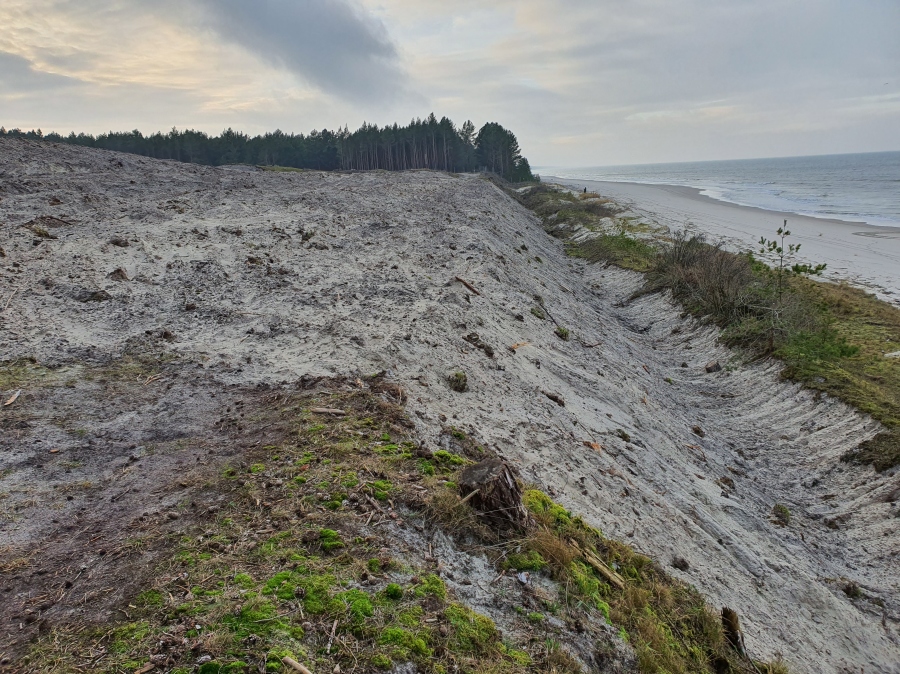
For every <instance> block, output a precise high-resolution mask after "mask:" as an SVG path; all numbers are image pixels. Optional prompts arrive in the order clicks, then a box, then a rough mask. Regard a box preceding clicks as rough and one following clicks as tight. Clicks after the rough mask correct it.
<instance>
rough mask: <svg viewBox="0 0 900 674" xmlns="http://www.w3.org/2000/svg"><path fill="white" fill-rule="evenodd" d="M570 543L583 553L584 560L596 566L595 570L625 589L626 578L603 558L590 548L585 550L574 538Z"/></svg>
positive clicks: (621, 588)
mask: <svg viewBox="0 0 900 674" xmlns="http://www.w3.org/2000/svg"><path fill="white" fill-rule="evenodd" d="M569 543H570V544H571V545H572V547H574V548H575V549H576V550H578V552H580V553H581V556H582V557H584V561H586V562H587V563H588V564H590V565H591V566H592V567H594V570H595V571H597V573H599V574H600V575H601V576H603V577H604V578H606V580H608V581H609V582H610V583H612V584H613V585H615V586H616V587H617V588H619V589H620V590H624V589H625V579H624V578H622V576H620V575H619V574H618V573H616V572H615V571H613V570H612V569H611V568H609V567H608V566H607V565H606V564H605V563H604V562H603V560H601V559H600V558H599V557H598V556H597V555H595V554H594V553H593V552H591V551H590V550H585V549H584V548H582V547H581V546H580V545H578V543H576V542H575V541H574V540H572V539H569Z"/></svg>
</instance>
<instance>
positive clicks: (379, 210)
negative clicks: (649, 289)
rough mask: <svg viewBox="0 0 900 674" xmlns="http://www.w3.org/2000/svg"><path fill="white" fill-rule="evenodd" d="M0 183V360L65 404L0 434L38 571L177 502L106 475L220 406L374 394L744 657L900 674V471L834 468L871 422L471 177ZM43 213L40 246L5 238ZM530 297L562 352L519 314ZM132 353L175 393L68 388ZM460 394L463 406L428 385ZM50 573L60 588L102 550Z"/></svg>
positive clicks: (47, 398)
mask: <svg viewBox="0 0 900 674" xmlns="http://www.w3.org/2000/svg"><path fill="white" fill-rule="evenodd" d="M0 186H2V200H0V242H2V246H3V248H4V250H5V255H6V257H5V258H4V259H2V261H0V262H2V276H0V298H2V300H3V302H4V303H7V300H8V307H7V308H6V309H5V311H4V312H3V313H2V316H0V318H2V328H0V354H2V355H0V360H3V361H8V362H16V361H19V360H21V359H32V360H33V361H34V362H36V363H37V364H39V365H40V366H44V367H46V368H48V373H51V374H48V376H51V375H52V376H59V377H61V378H62V379H64V380H65V381H66V382H67V383H66V385H65V386H62V385H61V386H59V387H56V388H39V387H37V388H31V389H26V390H24V391H23V393H22V394H21V396H20V398H19V399H18V400H17V401H16V403H15V405H13V406H11V407H10V408H9V409H8V410H5V411H4V412H3V414H4V415H7V414H11V413H12V411H13V410H26V411H27V415H26V416H27V418H25V417H23V418H22V419H21V420H20V422H21V423H20V422H19V421H17V424H16V425H15V427H12V426H9V427H8V426H4V427H3V432H2V434H0V476H2V478H0V491H2V492H3V493H4V494H7V495H8V496H7V498H6V499H4V501H3V503H2V507H3V508H4V509H5V511H6V512H14V513H15V516H14V517H12V518H11V519H4V520H3V521H2V523H0V536H2V538H0V545H2V546H12V547H16V549H24V548H28V546H33V547H34V546H41V545H43V546H44V548H43V552H42V554H46V555H48V556H49V557H52V555H53V553H54V551H55V552H56V553H59V551H60V550H61V549H63V548H62V546H64V544H65V542H66V539H67V537H68V535H67V534H64V533H63V532H65V531H66V530H67V527H71V526H73V525H72V522H73V521H74V522H78V521H79V520H78V518H84V517H90V516H94V517H101V516H102V517H104V518H107V519H110V520H113V521H115V518H116V517H123V518H124V517H130V516H131V514H132V511H137V512H140V511H146V510H148V509H155V510H158V511H163V510H165V509H166V508H168V507H170V504H171V503H175V502H177V501H178V499H179V498H182V496H183V494H180V493H174V492H173V493H171V494H167V495H166V496H165V498H167V499H170V501H169V502H161V503H156V502H155V501H154V498H153V497H152V496H150V494H152V492H153V488H154V485H153V479H154V476H155V475H158V476H160V479H165V480H175V479H176V476H177V473H178V471H179V467H178V464H177V463H176V462H177V461H181V460H182V457H181V456H180V455H179V454H178V453H177V452H176V451H174V450H173V452H172V453H171V454H170V455H167V454H157V455H154V456H152V457H149V458H148V460H147V461H148V462H147V464H145V466H144V468H143V469H142V470H141V471H130V472H129V471H124V470H123V468H124V467H126V466H127V465H129V462H130V461H133V460H134V454H135V452H139V451H140V448H142V447H146V446H147V445H148V444H149V443H151V442H164V441H172V440H173V439H178V438H189V437H194V436H195V435H196V434H198V433H200V432H201V431H202V430H203V429H204V428H209V427H211V426H212V421H214V420H215V419H218V416H215V417H214V416H213V415H217V414H219V413H220V411H219V408H218V403H217V401H216V400H215V399H214V398H215V395H214V394H215V392H217V391H218V392H220V394H221V395H223V396H224V395H225V394H224V393H221V392H224V391H227V390H228V389H229V387H233V386H242V387H254V386H259V387H276V388H277V387H279V386H287V385H288V384H289V383H293V382H296V381H297V380H299V379H301V378H304V377H307V378H309V377H316V376H334V375H349V376H351V377H352V376H358V375H359V374H370V373H373V372H378V371H387V373H388V376H389V377H390V378H392V380H393V381H396V382H397V383H398V384H399V385H400V386H402V387H403V388H404V389H405V390H406V391H407V392H408V397H407V400H408V403H407V407H408V410H409V412H410V416H411V418H412V419H413V420H414V421H415V423H416V424H417V431H418V433H419V434H420V435H421V436H422V437H423V438H425V439H429V438H430V439H432V441H436V439H437V438H438V437H439V435H440V433H441V428H442V419H448V420H450V423H452V424H453V425H455V426H457V427H459V428H460V429H463V430H464V431H466V432H472V433H475V434H477V435H478V436H479V437H481V438H483V439H484V440H485V441H486V442H487V443H489V444H490V445H491V446H492V447H496V449H497V451H498V452H500V453H501V454H502V455H503V456H505V457H506V458H507V459H508V460H509V461H511V462H513V463H514V464H516V465H517V466H518V467H520V469H521V471H522V473H523V475H524V477H525V478H526V479H527V480H530V481H532V482H534V483H535V484H537V485H538V486H540V487H541V488H543V489H545V490H547V491H548V492H549V493H551V494H552V495H554V497H555V498H556V500H558V501H560V502H561V503H562V504H564V505H565V506H566V507H568V508H571V509H572V510H573V511H576V512H579V513H581V514H583V515H584V516H585V517H586V519H587V520H589V521H590V523H591V524H593V525H595V526H597V527H599V528H600V529H602V530H603V531H604V532H606V533H607V534H609V535H610V536H614V537H617V538H620V539H622V540H625V541H627V542H629V543H631V544H633V545H634V546H635V547H636V548H637V549H639V550H641V551H643V552H645V553H646V554H648V555H650V556H652V557H653V558H654V559H656V560H658V561H659V562H660V563H662V564H669V562H670V561H671V560H672V559H673V557H675V556H676V555H677V556H679V557H681V558H684V559H685V560H687V561H688V563H689V569H688V570H687V571H684V572H682V571H678V570H676V569H671V572H672V573H673V574H674V575H676V576H678V577H680V578H683V579H684V580H686V581H687V582H689V583H692V584H694V585H696V586H697V587H698V588H699V589H700V590H702V592H704V593H705V594H706V596H707V597H708V598H709V601H710V603H711V604H712V605H713V606H716V607H718V606H722V605H728V606H731V607H733V608H735V609H736V610H737V611H738V612H739V613H740V614H741V616H742V619H743V623H744V629H745V631H746V641H747V646H748V649H749V650H750V651H751V652H753V653H754V654H755V655H757V656H758V657H764V658H772V657H774V656H775V655H776V654H777V653H782V654H783V655H784V656H785V658H786V659H787V660H788V662H789V663H790V664H791V665H792V666H793V667H794V668H795V670H796V671H798V672H808V673H810V674H812V673H813V672H843V671H863V670H864V671H865V672H867V673H871V672H900V666H898V663H900V645H898V636H897V635H898V620H900V603H898V580H900V572H898V568H900V558H898V548H897V546H898V527H900V519H897V518H896V517H895V515H896V513H895V512H894V508H895V505H894V504H892V502H891V498H890V494H891V493H892V490H893V489H896V487H897V476H896V474H894V473H891V472H887V473H882V474H877V473H875V472H874V471H873V470H872V469H871V468H868V467H860V466H856V465H851V464H846V463H842V462H841V461H840V457H841V455H842V454H844V453H845V452H846V451H848V450H850V449H852V448H854V447H855V446H856V445H857V444H858V443H859V442H861V441H863V440H865V439H867V438H869V437H871V436H872V435H874V434H875V433H877V432H878V424H877V423H875V422H873V421H872V420H870V419H868V418H866V417H865V416H863V415H860V414H858V413H857V412H855V411H853V410H852V409H850V408H848V407H847V406H845V405H843V404H842V403H839V402H837V401H835V400H832V399H828V398H827V397H822V398H817V397H815V396H813V394H812V393H810V392H807V391H804V390H802V389H800V388H799V387H798V386H796V385H792V384H790V383H785V382H782V381H780V380H779V377H778V366H777V364H774V363H772V362H758V363H755V364H749V365H748V364H743V363H741V362H740V361H738V360H736V359H733V354H732V353H730V352H729V351H728V350H727V349H725V348H724V347H722V346H720V345H719V344H717V341H716V337H717V333H716V330H715V329H713V328H711V327H708V326H705V325H702V324H700V323H698V322H696V321H694V320H692V319H690V318H682V317H681V311H680V310H679V308H678V307H676V306H674V305H673V304H672V303H670V302H669V301H668V299H667V298H665V297H663V296H659V295H656V296H647V297H643V298H641V299H639V300H637V301H634V302H631V303H627V304H625V303H623V302H622V300H624V299H626V298H627V297H629V295H631V294H632V292H633V291H634V290H635V289H637V288H638V287H639V286H640V284H641V277H640V276H639V275H637V274H634V273H631V272H627V271H623V270H619V269H615V268H609V267H607V268H604V267H601V266H599V265H588V264H585V263H584V262H582V261H580V260H574V259H571V258H568V257H567V256H566V255H565V252H564V250H563V246H562V244H561V242H560V241H558V240H556V239H554V238H552V237H550V236H549V235H548V234H547V233H546V232H545V231H544V230H543V229H542V227H541V224H540V222H539V220H538V219H537V218H536V217H534V215H533V214H532V213H530V212H528V211H527V210H525V209H523V208H522V207H521V206H520V205H519V204H518V203H516V202H515V201H514V200H513V199H511V198H510V197H508V196H507V195H506V194H504V193H503V192H502V191H501V190H500V189H498V188H497V187H495V186H494V185H492V184H491V183H490V182H487V181H485V180H483V179H481V178H479V177H475V176H454V175H448V174H442V173H433V172H425V171H420V172H408V173H380V172H379V173H355V174H340V173H318V172H302V173H270V172H263V171H245V170H241V171H236V170H229V169H215V168H205V167H199V166H191V165H184V164H177V163H173V162H161V161H154V160H150V159H145V158H139V157H134V156H128V155H119V154H114V153H108V152H102V151H94V150H86V149H81V148H74V147H54V146H51V145H49V144H43V143H34V142H25V141H19V140H6V141H4V142H2V143H0ZM722 208H730V207H725V206H723V207H722ZM672 217H673V218H676V219H677V218H678V217H679V216H678V215H677V214H676V215H673V216H672ZM41 218H43V219H42V220H39V223H40V222H43V223H45V224H43V225H40V226H41V227H42V228H43V231H45V232H46V234H48V235H49V236H42V235H37V234H36V233H35V232H36V229H35V227H37V226H38V225H34V224H32V225H31V226H30V227H24V226H23V225H27V224H28V223H34V222H35V221H36V219H41ZM778 224H779V223H778V222H774V223H773V225H774V226H777V225H778ZM848 227H849V226H848ZM770 229H773V227H767V229H766V231H767V232H768V231H769V230H770ZM854 231H861V229H860V228H857V229H856V230H854ZM799 235H800V232H798V236H799ZM851 239H852V240H853V241H857V240H858V245H863V243H862V242H865V244H864V245H869V244H870V243H871V242H872V241H873V240H871V239H867V238H865V237H853V236H852V237H851ZM804 243H805V239H804ZM891 245H893V244H891ZM876 247H877V246H876ZM117 270H118V271H117ZM457 277H459V278H461V279H464V280H465V281H466V282H468V283H469V284H470V285H471V286H472V287H473V288H475V289H477V291H478V294H474V293H472V292H470V290H469V289H468V287H467V286H465V285H463V284H462V283H460V282H458V281H456V280H455V279H456V278H457ZM873 281H878V278H874V277H873ZM878 282H880V281H878ZM884 283H885V284H886V283H887V281H886V280H885V281H884ZM885 287H888V286H887V285H885ZM536 296H540V297H541V298H542V300H541V301H542V302H543V304H544V306H546V307H547V308H548V309H549V310H550V311H551V312H552V315H553V318H555V319H556V321H558V322H559V323H560V324H561V325H563V326H565V327H566V328H568V330H569V331H570V339H569V340H568V341H563V340H562V339H560V338H559V337H558V336H557V334H555V331H554V329H555V327H556V326H554V324H553V322H551V321H549V320H540V319H539V318H538V317H536V316H535V315H533V314H532V312H531V311H530V310H531V309H532V308H533V307H535V306H536V300H535V297H536ZM2 308H3V307H0V309H2ZM473 332H477V334H478V336H479V339H480V341H481V342H482V343H485V344H488V345H490V346H491V347H492V348H493V352H494V356H493V357H489V356H488V355H487V354H486V353H485V352H484V351H483V350H481V349H478V348H475V347H473V345H472V342H471V340H469V341H467V340H466V339H464V338H465V337H466V336H468V335H470V334H471V333H473ZM517 343H526V345H524V346H521V347H520V348H518V349H517V350H516V351H515V352H512V351H511V350H510V349H509V348H508V347H509V346H510V345H513V344H517ZM141 353H152V354H154V357H162V356H164V358H165V359H166V360H168V361H169V362H172V363H176V364H177V366H178V368H180V369H179V370H178V371H177V372H178V373H179V374H177V375H171V376H168V377H166V378H162V379H158V380H153V379H152V375H151V376H148V377H147V378H146V381H144V380H142V382H143V383H142V386H143V384H146V386H144V387H143V388H142V390H143V391H146V393H144V394H142V396H143V397H141V396H136V397H132V398H129V399H123V398H121V397H117V396H114V395H111V394H110V393H111V391H112V389H111V388H110V387H112V386H113V385H112V384H111V383H107V382H105V381H96V380H95V381H90V382H85V381H81V380H79V368H81V367H83V366H85V365H91V366H96V365H104V364H109V363H115V362H118V359H121V358H123V356H125V355H127V354H141ZM716 360H717V361H719V362H720V363H721V364H722V365H723V366H724V367H723V369H721V370H720V371H717V372H712V373H709V372H707V371H706V369H705V367H704V366H705V365H706V364H707V363H709V362H710V361H716ZM455 371H464V372H466V373H467V375H468V386H469V390H468V392H466V393H457V392H455V391H453V390H451V389H450V388H449V387H448V386H447V376H448V375H449V374H450V373H452V372H455ZM52 373H56V374H52ZM59 373H62V374H59ZM201 385H202V386H201ZM154 387H156V388H154ZM192 387H193V388H192ZM544 392H551V393H552V394H554V396H556V397H557V398H559V399H560V400H562V401H564V406H563V405H560V404H558V403H557V402H554V400H551V399H550V398H549V397H548V396H547V395H545V393H544ZM2 393H3V395H4V398H6V397H8V394H11V393H12V391H7V390H4V391H2ZM207 422H210V423H207ZM592 443H593V444H594V445H595V446H589V445H591V444H592ZM596 447H599V449H597V448H596ZM51 450H56V451H57V452H58V453H54V454H50V453H49V452H50V451H51ZM167 457H169V458H167ZM216 458H217V457H216V456H215V455H210V456H209V457H208V458H207V459H205V460H211V461H215V460H216ZM167 461H170V463H167ZM151 468H152V470H153V471H154V472H153V473H148V472H147V471H148V470H150V469H151ZM141 480H142V481H143V482H141V483H140V489H141V491H138V492H135V491H133V490H132V489H133V488H134V487H136V486H137V485H138V482H139V481H141ZM83 483H89V484H90V485H92V486H91V488H90V489H77V488H76V489H73V488H72V487H71V485H77V484H83ZM113 497H115V498H113ZM776 503H780V504H783V505H785V506H787V507H788V508H789V510H790V512H791V515H792V516H791V522H790V524H789V525H788V526H781V525H780V524H779V523H778V522H776V521H775V520H774V518H773V516H772V512H773V506H774V505H775V504H776ZM129 509H131V510H129ZM78 528H79V529H80V525H79V527H78ZM54 545H55V546H57V547H56V548H53V546H54ZM67 554H68V555H70V556H71V558H72V563H74V564H76V565H77V564H78V563H79V560H80V558H81V557H86V556H88V555H93V554H95V551H93V550H92V551H85V550H82V549H78V548H75V549H72V550H70V551H68V552H67ZM49 557H48V558H49ZM94 559H95V561H96V558H94ZM20 580H22V582H27V578H23V579H20ZM848 583H855V584H856V585H857V586H858V587H860V588H862V590H863V591H864V595H865V596H866V597H868V599H865V600H861V599H858V598H857V599H854V598H852V597H849V596H848V595H847V594H846V593H845V591H844V588H845V587H846V586H847V584H848ZM17 588H18V591H23V592H25V591H27V588H25V587H24V586H21V585H19V586H17ZM9 596H10V594H7V595H6V597H9ZM3 601H4V603H5V602H6V601H7V599H6V598H4V600H3ZM10 629H11V626H10V625H6V624H5V625H4V626H3V630H4V632H6V631H9V630H10Z"/></svg>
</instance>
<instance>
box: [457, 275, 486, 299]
mask: <svg viewBox="0 0 900 674" xmlns="http://www.w3.org/2000/svg"><path fill="white" fill-rule="evenodd" d="M456 280H457V281H459V282H460V283H462V284H463V285H464V286H465V287H466V288H468V289H469V290H471V291H472V292H473V293H475V294H476V295H478V296H481V293H480V292H478V291H477V290H475V288H474V286H473V285H472V284H471V283H469V282H468V281H466V280H464V279H461V278H460V277H459V276H457V277H456Z"/></svg>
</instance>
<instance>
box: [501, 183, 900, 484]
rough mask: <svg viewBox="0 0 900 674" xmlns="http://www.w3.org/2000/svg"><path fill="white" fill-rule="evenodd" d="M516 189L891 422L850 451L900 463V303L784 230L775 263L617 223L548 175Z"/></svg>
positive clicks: (762, 351) (618, 259) (579, 249)
mask: <svg viewBox="0 0 900 674" xmlns="http://www.w3.org/2000/svg"><path fill="white" fill-rule="evenodd" d="M516 197H517V198H518V199H519V200H520V201H521V202H522V203H523V204H524V205H525V206H527V207H529V208H531V209H533V210H534V212H535V213H536V214H537V215H539V216H541V217H542V219H543V220H544V223H545V226H546V227H547V228H548V229H550V230H551V233H555V235H557V236H562V237H564V238H567V237H568V236H569V235H570V234H571V232H572V231H573V230H574V229H575V228H577V227H583V228H586V229H588V230H593V234H592V236H591V237H589V238H582V239H581V240H580V241H579V242H578V243H569V244H567V245H568V250H569V252H570V254H572V255H574V256H577V257H582V258H584V259H587V260H589V261H591V262H604V263H611V264H616V265H618V266H621V267H624V268H626V269H632V270H634V271H639V272H644V273H645V275H646V276H645V278H646V283H645V286H644V289H643V290H642V291H641V293H639V294H644V293H652V292H660V291H669V292H671V293H672V296H673V297H674V298H675V299H676V300H677V301H678V302H680V303H681V304H682V305H683V306H684V308H685V309H686V310H687V311H688V312H690V313H691V314H693V315H694V316H696V317H698V318H705V319H709V320H712V321H713V322H715V323H716V324H717V325H718V326H720V327H721V328H722V331H723V332H722V340H723V341H724V343H726V344H728V345H729V346H734V347H737V348H740V349H742V350H743V351H744V352H745V353H747V354H748V355H749V356H750V357H751V358H760V357H766V356H772V357H775V358H778V359H779V360H781V361H782V362H783V363H784V364H785V368H784V372H783V376H784V377H786V378H788V379H791V380H794V381H798V382H800V383H802V384H804V385H805V386H807V387H809V388H812V389H815V390H817V391H821V392H823V393H828V394H829V395H833V396H835V397H837V398H839V399H841V400H843V401H844V402H846V403H848V404H850V405H852V406H854V407H856V408H857V409H859V410H861V411H862V412H865V413H867V414H870V415H872V417H874V418H875V419H877V420H878V421H880V422H881V423H882V424H884V426H885V431H884V432H882V433H881V434H879V435H878V436H876V437H875V438H874V439H872V440H870V441H868V442H865V443H863V444H862V445H861V446H860V448H859V449H858V450H857V451H856V452H853V453H851V454H849V455H847V456H846V457H845V458H846V459H847V460H853V461H859V462H863V463H871V464H873V465H874V466H875V468H876V469H878V470H885V469H887V468H890V467H893V466H896V465H898V464H900V358H896V357H886V354H890V353H894V352H897V351H898V350H900V310H897V309H896V308H894V307H892V306H891V305H889V304H887V303H886V302H882V301H880V300H878V299H877V298H875V297H874V296H872V295H870V294H868V293H866V292H865V291H863V290H860V289H857V288H852V287H850V286H849V285H847V284H835V283H828V282H818V281H815V280H812V279H811V278H808V275H809V274H813V275H814V274H816V273H817V272H820V271H821V268H817V267H810V268H806V267H803V266H796V265H791V264H790V259H789V257H790V254H791V253H792V252H793V251H792V250H791V249H790V244H789V243H786V242H785V240H784V237H781V238H780V239H779V241H777V242H763V243H767V244H773V243H774V247H773V246H772V245H768V246H766V252H767V253H774V254H776V255H777V254H778V250H779V249H781V250H782V251H783V252H782V253H781V255H782V256H783V258H784V259H783V260H782V262H783V264H781V265H777V266H776V267H774V268H773V267H770V266H769V265H767V264H765V263H763V262H762V261H760V260H759V259H757V258H756V257H754V255H753V254H736V253H731V252H729V251H726V250H724V249H723V248H722V246H721V244H712V243H709V242H707V241H706V240H705V239H704V238H703V237H702V236H699V235H689V234H687V233H685V232H674V233H663V232H658V231H648V229H647V228H646V227H645V226H640V225H635V224H634V223H633V222H631V221H629V220H628V219H627V218H616V222H615V223H614V224H612V225H610V223H609V221H606V222H604V221H603V218H605V217H609V215H610V214H613V215H614V214H615V212H616V211H615V207H614V205H613V204H611V203H610V202H608V201H607V200H604V199H602V198H597V197H596V196H595V195H591V194H580V195H578V194H572V193H571V192H568V191H565V190H560V189H556V188H553V187H551V186H548V185H541V186H539V187H537V188H534V189H532V190H529V191H528V192H527V193H525V194H524V195H523V194H516ZM784 236H788V234H785V235H784Z"/></svg>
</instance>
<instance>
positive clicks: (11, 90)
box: [0, 52, 78, 97]
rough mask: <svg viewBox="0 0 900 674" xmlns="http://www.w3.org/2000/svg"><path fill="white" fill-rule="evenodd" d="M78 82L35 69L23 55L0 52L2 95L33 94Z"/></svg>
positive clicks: (0, 89)
mask: <svg viewBox="0 0 900 674" xmlns="http://www.w3.org/2000/svg"><path fill="white" fill-rule="evenodd" d="M76 84H78V81H77V80H73V79H72V78H70V77H64V76H62V75H55V74H53V73H46V72H42V71H40V70H37V69H35V67H34V66H33V65H32V63H31V61H29V60H28V59H25V58H22V57H21V56H17V55H16V54H9V53H7V52H0V97H2V96H5V95H22V94H32V93H37V92H41V91H47V90H50V89H59V88H61V87H70V86H73V85H76Z"/></svg>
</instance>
